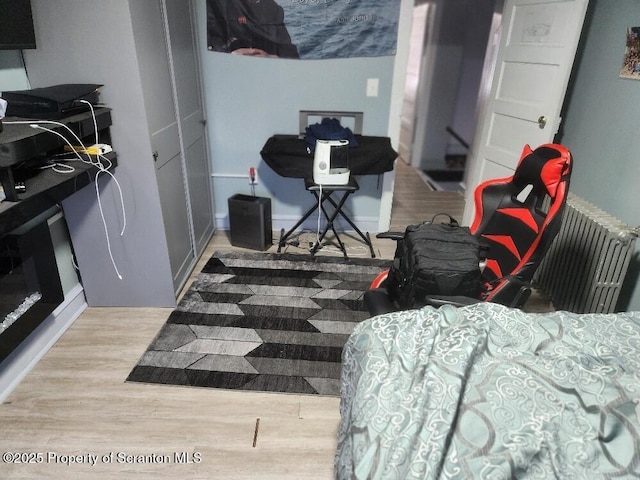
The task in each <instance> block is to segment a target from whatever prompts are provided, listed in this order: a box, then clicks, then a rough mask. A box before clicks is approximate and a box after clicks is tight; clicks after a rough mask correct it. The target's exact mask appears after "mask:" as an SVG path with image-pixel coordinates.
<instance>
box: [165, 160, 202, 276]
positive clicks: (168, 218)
mask: <svg viewBox="0 0 640 480" xmlns="http://www.w3.org/2000/svg"><path fill="white" fill-rule="evenodd" d="M156 179H157V181H158V188H159V190H160V192H161V195H160V206H161V207H162V218H163V220H164V225H165V233H166V235H167V244H168V246H169V262H170V263H171V272H172V274H173V282H174V286H175V287H176V288H178V287H179V285H180V284H181V280H182V277H183V276H184V275H186V274H187V273H188V272H187V268H188V267H189V264H190V262H191V261H193V259H194V256H193V252H192V248H191V235H190V226H189V219H188V211H187V204H186V202H185V200H184V199H185V191H184V184H183V182H182V181H181V179H182V159H181V158H180V155H176V156H175V157H173V158H172V159H171V160H170V161H168V162H165V163H164V165H163V166H162V167H161V168H158V169H157V170H156Z"/></svg>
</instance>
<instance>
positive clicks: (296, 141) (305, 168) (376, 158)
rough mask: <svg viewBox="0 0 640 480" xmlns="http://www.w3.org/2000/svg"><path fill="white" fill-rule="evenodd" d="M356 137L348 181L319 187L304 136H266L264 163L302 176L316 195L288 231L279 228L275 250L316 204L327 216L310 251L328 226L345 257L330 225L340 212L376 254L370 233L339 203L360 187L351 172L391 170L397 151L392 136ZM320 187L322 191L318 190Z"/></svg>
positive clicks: (282, 173) (286, 174)
mask: <svg viewBox="0 0 640 480" xmlns="http://www.w3.org/2000/svg"><path fill="white" fill-rule="evenodd" d="M356 140H357V141H358V145H359V146H358V147H356V148H352V149H350V150H349V169H350V170H351V177H350V179H349V183H348V184H347V185H324V186H323V187H322V190H321V189H320V187H319V186H318V185H317V184H315V183H314V182H313V180H312V178H313V154H312V153H311V152H309V151H308V150H307V145H306V143H305V140H304V139H303V138H300V136H296V135H274V136H272V137H271V138H269V139H268V140H267V142H266V143H265V145H264V147H263V148H262V150H261V152H260V154H261V156H262V158H263V159H264V161H265V163H266V164H267V165H269V167H271V169H272V170H274V171H275V172H276V173H277V174H279V175H280V176H282V177H288V178H301V179H304V182H305V189H306V190H307V191H308V192H310V193H312V194H313V195H314V197H315V199H316V203H315V204H314V205H312V206H311V208H309V210H307V211H306V212H305V214H304V215H303V216H302V218H301V219H300V220H299V221H298V222H297V223H296V224H295V225H294V226H293V228H291V229H290V230H289V231H288V232H287V233H284V229H282V231H281V235H280V241H279V243H278V252H280V250H281V248H282V247H283V246H284V245H285V244H286V240H287V238H288V237H289V236H290V235H291V234H292V233H293V232H294V231H295V230H296V229H297V228H298V227H299V226H300V225H302V223H303V222H304V221H305V220H306V219H307V218H308V217H309V216H310V215H311V213H313V211H314V210H315V209H316V208H318V205H319V206H320V208H321V210H322V213H323V214H324V216H325V218H326V220H327V224H326V226H325V229H324V231H323V232H322V234H321V235H320V237H319V239H318V241H317V242H316V244H315V245H314V246H313V248H312V249H311V254H312V255H313V254H315V253H316V252H317V251H318V249H320V242H322V239H324V237H325V235H326V234H327V232H328V231H329V229H331V230H332V231H333V233H334V235H335V236H336V239H337V241H338V244H339V245H340V249H341V250H342V252H343V254H344V256H345V258H346V257H347V253H346V249H345V247H344V245H343V243H342V241H341V240H340V237H339V236H338V233H337V232H336V229H335V227H334V225H333V224H334V221H335V220H336V219H337V217H338V216H341V217H342V218H344V219H345V220H346V221H347V222H348V223H349V225H351V227H353V228H354V230H355V231H356V232H357V233H358V234H359V235H360V237H361V238H362V239H363V241H364V242H365V243H366V244H367V246H368V247H369V250H370V252H371V257H372V258H373V257H375V253H374V251H373V246H372V245H371V239H370V238H369V234H368V233H367V234H364V233H362V232H361V231H360V229H359V228H358V227H357V226H356V225H355V224H354V223H353V222H352V221H351V219H350V218H349V217H348V216H347V215H346V214H345V213H344V212H343V211H342V207H343V205H344V203H345V201H346V200H347V198H348V197H349V195H351V194H353V193H354V192H356V191H357V190H358V189H359V185H358V183H357V181H356V180H355V178H353V176H354V175H380V174H382V173H384V172H388V171H391V170H393V164H394V162H395V160H396V158H397V157H398V154H397V153H396V151H395V150H394V149H393V148H391V140H390V139H389V138H388V137H372V136H365V135H356ZM320 191H322V193H321V194H320ZM336 192H341V193H342V194H343V195H342V197H341V198H340V200H338V201H337V202H336V200H334V199H333V198H332V197H331V194H332V193H336ZM325 203H330V204H331V206H332V207H333V208H334V210H333V212H332V213H329V212H328V211H327V209H326V208H325Z"/></svg>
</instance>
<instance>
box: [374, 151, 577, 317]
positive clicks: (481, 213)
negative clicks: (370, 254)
mask: <svg viewBox="0 0 640 480" xmlns="http://www.w3.org/2000/svg"><path fill="white" fill-rule="evenodd" d="M571 168H572V156H571V153H570V152H569V150H568V149H567V148H566V147H564V146H562V145H558V144H544V145H541V146H540V147H538V148H536V149H535V150H531V148H530V147H529V146H528V145H526V146H525V147H524V150H523V152H522V155H521V156H520V161H519V163H518V166H517V167H516V170H515V172H514V174H513V175H512V176H510V177H506V178H500V179H493V180H488V181H486V182H484V183H481V184H480V185H478V187H477V188H476V190H475V192H474V203H475V218H474V220H473V222H472V224H471V226H470V228H469V230H470V232H471V234H473V235H475V236H476V237H478V238H479V239H480V240H481V243H482V244H483V246H485V247H486V249H487V250H486V251H487V253H486V265H485V267H484V269H483V271H482V279H481V281H482V288H481V294H480V297H479V298H477V299H471V298H468V299H467V298H460V297H432V298H430V299H429V301H428V303H429V304H431V305H434V306H439V305H442V304H445V303H449V304H454V305H465V304H470V303H475V302H478V301H486V302H494V303H500V304H502V305H506V306H510V307H515V308H521V307H522V306H523V305H524V304H525V303H526V301H527V299H528V298H529V295H530V294H531V286H530V282H531V279H532V278H533V274H534V273H535V271H536V269H537V268H538V266H539V265H540V262H541V261H542V259H543V257H544V255H545V253H546V252H547V250H548V249H549V246H550V245H551V242H552V241H553V239H554V238H555V236H556V235H557V233H558V231H559V229H560V223H561V221H562V211H563V208H564V205H565V203H566V199H567V194H568V190H569V179H570V175H571ZM381 238H395V239H398V238H402V234H400V236H399V237H398V236H397V235H396V236H394V234H391V235H387V234H381ZM385 278H386V272H383V273H382V274H381V275H379V277H378V278H376V280H374V281H373V282H372V284H371V288H370V290H369V291H367V292H366V293H365V304H366V305H367V308H368V309H369V312H370V313H371V314H372V315H377V314H380V313H384V312H389V311H393V310H396V308H394V305H393V299H392V298H390V297H389V294H388V292H387V291H386V289H385V288H384V281H385ZM385 297H386V298H385Z"/></svg>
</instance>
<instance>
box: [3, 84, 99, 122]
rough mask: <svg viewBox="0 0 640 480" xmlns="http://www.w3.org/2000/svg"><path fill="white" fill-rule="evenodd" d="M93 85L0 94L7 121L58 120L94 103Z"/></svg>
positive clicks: (96, 90)
mask: <svg viewBox="0 0 640 480" xmlns="http://www.w3.org/2000/svg"><path fill="white" fill-rule="evenodd" d="M101 86H102V85H97V84H93V83H67V84H63V85H53V86H50V87H42V88H34V89H32V90H14V91H9V92H2V98H4V99H5V100H6V101H7V112H6V115H7V116H8V117H23V118H44V119H47V120H53V119H60V118H62V117H66V116H69V115H73V114H74V113H79V112H83V111H86V110H88V109H89V106H88V105H87V104H86V103H84V102H82V101H81V100H84V101H87V102H89V103H91V104H92V105H96V104H97V103H98V97H99V93H100V92H99V88H100V87H101Z"/></svg>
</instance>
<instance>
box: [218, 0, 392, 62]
mask: <svg viewBox="0 0 640 480" xmlns="http://www.w3.org/2000/svg"><path fill="white" fill-rule="evenodd" d="M400 1H401V0H207V34H208V43H209V50H211V51H218V52H227V53H234V54H241V55H254V56H269V57H284V58H301V59H324V58H349V57H372V56H385V55H395V53H396V41H397V35H398V18H399V14H400Z"/></svg>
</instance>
